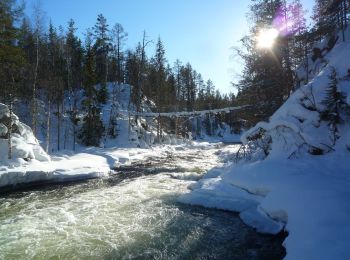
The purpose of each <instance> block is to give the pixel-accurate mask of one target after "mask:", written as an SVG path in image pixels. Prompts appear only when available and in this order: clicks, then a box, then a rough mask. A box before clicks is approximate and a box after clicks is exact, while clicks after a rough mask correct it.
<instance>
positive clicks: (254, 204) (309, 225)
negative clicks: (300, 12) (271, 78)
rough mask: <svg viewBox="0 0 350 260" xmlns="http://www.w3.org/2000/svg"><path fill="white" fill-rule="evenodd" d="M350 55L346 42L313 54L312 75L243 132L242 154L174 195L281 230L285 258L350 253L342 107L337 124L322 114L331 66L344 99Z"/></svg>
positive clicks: (348, 138)
mask: <svg viewBox="0 0 350 260" xmlns="http://www.w3.org/2000/svg"><path fill="white" fill-rule="evenodd" d="M349 36H350V35H349ZM325 42H326V41H325ZM325 42H323V43H321V44H320V46H321V47H322V44H325ZM349 57H350V42H345V43H343V42H339V43H338V44H336V45H335V47H334V49H333V50H332V51H330V52H329V53H327V54H326V55H325V56H324V57H323V58H322V60H321V61H320V60H315V61H314V62H313V63H312V64H311V66H310V67H311V68H312V70H311V71H310V72H309V73H310V75H309V77H311V78H312V80H311V81H310V82H309V83H308V84H307V85H304V86H301V87H300V88H299V89H298V90H296V91H295V92H294V93H293V94H292V95H291V96H290V98H289V99H288V100H287V101H286V102H285V104H283V105H282V107H281V108H280V109H279V110H278V111H276V113H275V114H274V115H273V116H272V117H271V118H270V120H269V122H260V123H258V124H257V125H256V126H255V127H253V128H252V129H250V130H248V131H247V132H246V133H245V134H244V135H243V136H242V139H241V140H242V142H243V144H245V146H242V149H240V150H239V153H238V155H240V154H241V155H242V157H236V158H238V159H242V158H243V159H242V160H240V162H238V163H235V164H233V163H231V164H229V165H228V166H226V167H224V168H215V169H213V170H211V171H209V172H208V174H207V175H206V176H205V177H204V178H203V179H201V180H200V181H198V182H197V183H195V184H193V185H191V186H190V189H192V191H191V192H190V193H188V194H185V195H183V196H181V197H180V198H179V201H180V202H183V203H189V204H193V205H202V206H206V207H212V208H218V209H224V210H232V211H236V212H239V214H240V217H241V219H242V220H243V221H244V222H245V223H246V224H248V225H250V226H253V227H255V228H256V229H257V231H259V232H262V233H271V234H277V233H279V232H280V231H282V230H286V231H287V232H288V237H287V238H286V239H285V241H284V244H283V245H284V246H285V247H286V251H287V255H286V258H285V259H291V260H294V259H318V260H319V259H344V260H345V259H350V247H349V239H348V235H349V233H350V226H349V222H350V200H349V198H350V170H349V169H350V160H349V158H350V121H349V117H347V115H346V112H347V111H346V109H347V110H349V107H346V105H344V107H345V109H344V111H342V113H343V114H341V113H339V115H340V117H342V120H340V121H338V122H337V125H336V127H334V124H333V125H332V123H331V121H330V120H329V119H327V118H326V119H325V118H323V115H322V114H323V113H324V111H325V109H326V107H325V102H324V100H325V98H326V93H327V88H328V87H329V85H330V81H331V75H332V73H333V75H334V71H335V72H336V81H337V93H338V94H337V95H338V97H339V96H341V95H342V96H343V97H344V100H343V101H342V102H343V103H346V104H347V105H349V103H350V102H349V98H350V88H349V86H350V62H349ZM310 63H311V60H310ZM304 74H305V75H306V73H304ZM298 75H303V73H301V71H299V72H298ZM339 93H341V95H340V94H339ZM336 103H338V102H336ZM337 112H339V111H337ZM332 116H334V114H332ZM335 129H336V131H335ZM235 152H236V151H232V152H231V159H232V158H233V157H235V156H234V155H233V154H234V153H235ZM226 153H227V152H226Z"/></svg>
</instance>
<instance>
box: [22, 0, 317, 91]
mask: <svg viewBox="0 0 350 260" xmlns="http://www.w3.org/2000/svg"><path fill="white" fill-rule="evenodd" d="M24 2H25V3H26V6H27V13H28V14H30V12H31V9H32V6H33V4H34V3H36V2H37V0H25V1H24ZM313 2H314V1H313V0H302V3H303V4H304V5H305V7H306V9H309V10H311V8H312V5H313ZM249 3H250V1H248V0H98V1H95V0H94V1H93V0H42V1H41V7H42V9H43V10H44V11H45V12H46V15H47V17H48V18H47V19H51V20H52V22H53V24H54V25H56V26H58V25H63V26H64V27H65V26H66V24H67V21H68V20H69V19H70V18H73V19H74V20H75V22H76V26H77V27H78V28H79V31H78V33H79V34H81V33H83V32H85V30H86V28H88V27H92V26H93V25H94V24H95V21H96V17H97V15H98V14H100V13H102V14H103V15H104V16H105V17H106V18H107V21H108V23H109V25H110V26H112V25H114V24H115V23H116V22H118V23H121V24H122V25H123V27H124V29H125V30H126V31H127V32H128V34H129V36H128V41H127V47H130V48H134V47H135V46H136V44H137V42H138V41H141V38H142V32H143V30H146V32H147V35H148V36H149V38H150V39H152V40H153V41H154V42H156V40H157V38H158V36H160V37H161V39H162V41H163V42H164V45H165V49H166V56H167V58H168V61H169V62H170V64H173V62H174V61H175V60H176V59H177V58H178V59H180V60H181V61H182V62H183V63H186V62H190V63H191V64H192V66H193V68H194V69H196V70H197V71H198V72H200V73H201V74H202V75H203V78H204V79H208V78H210V79H212V81H213V82H214V84H215V86H216V87H217V88H218V89H220V91H222V92H224V93H228V92H231V91H234V89H233V88H232V87H230V82H231V81H234V80H236V79H237V76H235V75H237V73H239V72H240V69H241V65H240V64H239V62H237V61H235V59H234V58H233V57H232V50H231V47H233V46H237V45H238V41H239V39H240V38H241V37H242V36H243V35H244V34H245V33H246V32H247V31H248V28H247V19H246V13H247V12H248V6H249ZM154 48H155V47H154V44H153V45H150V46H149V48H148V54H149V55H152V54H153V52H154Z"/></svg>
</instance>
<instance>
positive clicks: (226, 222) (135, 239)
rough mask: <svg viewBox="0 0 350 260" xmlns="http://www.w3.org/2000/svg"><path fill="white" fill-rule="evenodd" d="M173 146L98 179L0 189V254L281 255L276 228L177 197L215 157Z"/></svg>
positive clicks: (41, 256)
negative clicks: (262, 230)
mask: <svg viewBox="0 0 350 260" xmlns="http://www.w3.org/2000/svg"><path fill="white" fill-rule="evenodd" d="M218 149H219V148H218V147H211V148H210V149H209V148H205V149H204V148H202V149H201V148H195V149H186V150H181V149H180V150H174V151H173V152H169V154H168V156H167V157H166V158H149V159H148V160H147V161H145V162H143V163H138V164H133V165H131V166H129V167H123V168H120V169H118V170H117V171H116V172H115V174H112V175H111V176H110V177H109V178H105V179H92V180H86V181H81V182H74V183H65V184H51V185H46V186H37V187H31V188H26V189H22V190H20V191H11V192H6V193H3V194H1V195H0V259H282V258H283V256H284V255H285V250H284V248H283V247H282V241H283V239H284V237H283V235H279V236H270V235H262V234H257V233H256V232H255V231H254V230H253V229H252V228H250V227H248V226H246V225H244V224H243V223H242V221H241V220H240V218H239V217H238V215H237V214H235V213H231V212H227V211H221V210H215V209H206V208H202V207H195V206H188V205H183V204H180V203H178V202H177V197H178V196H180V195H181V194H184V193H186V192H189V190H188V185H189V184H191V183H193V182H194V181H195V180H196V179H198V178H199V177H200V176H201V174H203V173H204V172H205V171H206V170H208V169H210V168H211V167H213V166H214V165H216V164H217V163H218V162H219V160H220V158H218V157H219V156H218V155H217V151H218Z"/></svg>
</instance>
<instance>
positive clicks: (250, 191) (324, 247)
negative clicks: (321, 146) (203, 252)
mask: <svg viewBox="0 0 350 260" xmlns="http://www.w3.org/2000/svg"><path fill="white" fill-rule="evenodd" d="M349 169H350V162H349V157H348V154H346V153H344V152H343V151H342V150H339V151H338V152H334V153H331V154H327V155H323V156H312V155H305V157H304V158H298V159H295V160H291V159H282V158H277V159H276V158H267V159H265V160H263V161H257V162H252V163H241V164H232V165H229V166H226V167H218V168H214V169H212V170H211V171H209V172H208V174H207V175H206V176H204V177H203V179H201V180H200V181H199V182H197V183H195V184H193V185H192V186H191V187H190V188H191V189H192V190H193V191H192V192H191V193H188V194H184V195H183V196H181V197H180V198H179V201H180V202H183V203H187V204H191V205H201V206H205V207H210V208H217V209H225V210H231V211H234V212H238V213H240V217H241V219H242V220H243V221H244V222H245V223H246V224H248V225H249V226H252V227H254V228H256V230H258V231H259V232H262V233H270V234H277V233H278V232H280V231H281V230H285V231H286V232H288V236H287V238H286V239H285V241H284V243H283V245H284V246H285V248H286V250H287V256H286V258H285V259H327V260H328V259H344V260H345V259H349V256H350V248H349V246H348V238H347V237H348V234H349V232H350V227H349V225H348V223H349V221H350V202H349V198H350V175H349Z"/></svg>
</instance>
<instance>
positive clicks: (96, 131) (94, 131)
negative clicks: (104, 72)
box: [79, 33, 104, 146]
mask: <svg viewBox="0 0 350 260" xmlns="http://www.w3.org/2000/svg"><path fill="white" fill-rule="evenodd" d="M96 78H97V77H96V68H95V55H94V50H93V48H92V46H91V35H90V34H89V33H88V34H87V39H86V54H85V60H84V82H83V85H84V96H85V98H84V99H83V101H82V106H83V109H84V111H85V116H84V122H83V125H82V127H81V130H80V134H79V137H80V139H81V141H82V143H83V144H84V145H87V146H99V145H100V140H101V138H102V135H103V132H104V126H103V123H102V121H101V116H100V113H101V110H100V108H99V102H98V91H97V90H96V88H95V85H96V81H97V80H96Z"/></svg>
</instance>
